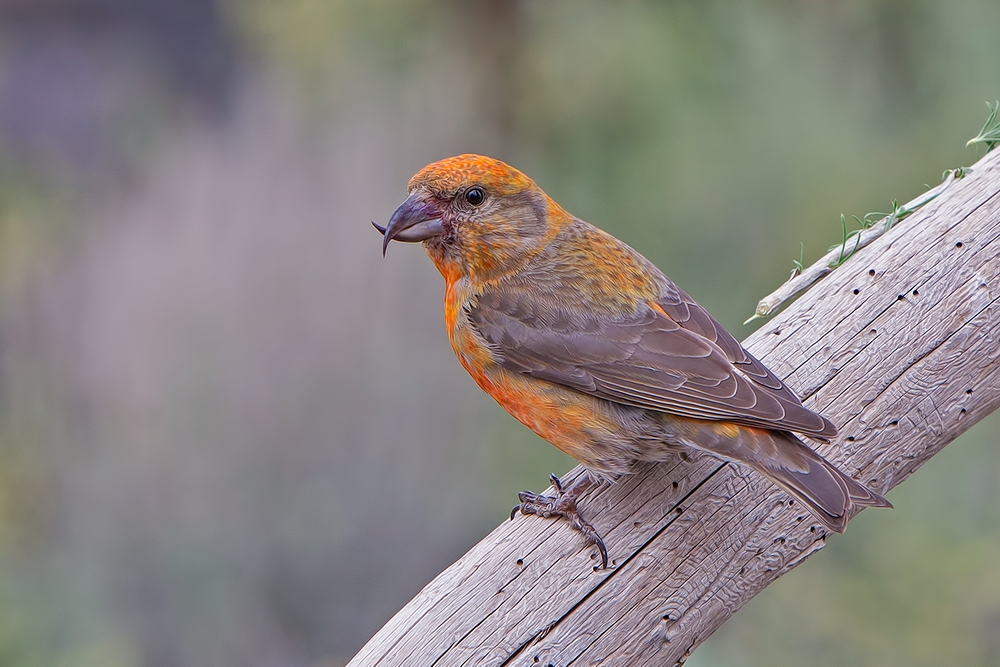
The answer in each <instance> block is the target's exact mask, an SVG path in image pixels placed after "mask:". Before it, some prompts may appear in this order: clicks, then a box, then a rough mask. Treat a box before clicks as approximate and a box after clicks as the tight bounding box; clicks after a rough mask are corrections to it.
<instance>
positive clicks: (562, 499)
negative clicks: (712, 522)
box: [510, 474, 608, 570]
mask: <svg viewBox="0 0 1000 667" xmlns="http://www.w3.org/2000/svg"><path fill="white" fill-rule="evenodd" d="M549 481H551V482H552V486H554V487H555V489H556V495H555V496H554V497H553V496H543V495H542V494H540V493H534V492H533V491H521V492H520V493H518V494H517V499H518V500H520V501H521V502H520V503H518V504H517V505H515V506H514V509H512V510H511V511H510V518H511V519H513V518H514V516H515V515H516V514H517V513H518V512H521V514H534V515H535V516H541V517H545V518H553V517H555V518H563V519H567V520H568V521H569V522H570V523H571V524H573V527H574V528H576V529H577V530H579V531H580V532H581V533H583V535H584V537H586V538H587V539H588V540H590V541H591V542H592V543H593V544H595V545H596V546H597V548H598V550H599V551H600V552H601V567H602V568H603V569H605V570H606V569H608V550H607V548H606V547H605V546H604V540H602V539H601V536H600V535H599V534H598V533H597V530H596V529H595V528H594V527H593V526H592V525H590V522H588V521H587V520H586V519H584V518H583V516H582V515H581V514H580V510H579V508H578V507H577V506H576V500H577V498H578V497H579V496H580V494H582V493H583V492H584V491H586V490H587V489H588V488H590V486H591V485H593V483H594V481H593V480H592V479H591V478H590V475H587V474H584V475H582V476H581V477H580V479H578V480H577V481H576V483H575V484H573V486H572V487H570V488H569V489H565V490H564V489H563V486H562V482H560V481H559V478H558V477H556V476H555V475H553V474H549ZM595 569H596V568H595Z"/></svg>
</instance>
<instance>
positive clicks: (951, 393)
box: [350, 151, 1000, 667]
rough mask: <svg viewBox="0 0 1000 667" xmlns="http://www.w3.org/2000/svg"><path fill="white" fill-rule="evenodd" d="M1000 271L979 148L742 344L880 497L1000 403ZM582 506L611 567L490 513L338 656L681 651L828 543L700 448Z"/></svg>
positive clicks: (482, 661) (544, 526) (553, 536)
mask: <svg viewBox="0 0 1000 667" xmlns="http://www.w3.org/2000/svg"><path fill="white" fill-rule="evenodd" d="M998 276H1000V151H994V152H992V153H989V154H987V156H986V157H985V158H984V159H983V160H981V161H980V162H979V164H978V165H976V167H975V169H974V171H973V172H972V173H971V174H970V175H968V176H966V177H965V178H963V179H960V180H958V181H956V182H955V183H954V184H953V185H951V186H950V187H948V189H947V191H946V192H944V193H942V194H941V195H940V196H938V197H937V198H936V199H935V200H934V201H932V202H930V203H928V204H927V205H926V206H924V207H922V208H920V209H919V210H918V211H916V212H915V213H914V214H912V215H911V216H910V217H908V218H907V219H906V220H904V221H902V222H901V223H899V224H898V225H897V226H895V227H894V228H893V229H891V230H889V231H888V232H887V233H885V234H884V235H883V236H881V237H880V238H879V239H877V240H876V241H875V242H873V243H872V244H871V245H869V246H868V247H867V248H864V249H862V250H860V251H859V252H858V253H857V254H856V255H855V256H854V257H852V258H851V259H850V260H849V261H848V262H847V263H846V264H844V265H843V266H841V267H840V268H838V269H837V270H836V271H834V272H832V273H831V274H830V275H829V276H827V277H826V278H825V279H824V280H823V281H822V282H821V283H820V284H819V285H818V286H817V287H815V288H814V289H813V290H811V291H810V292H807V293H806V294H805V295H804V296H803V297H802V298H800V299H799V300H798V301H797V302H795V303H794V304H792V305H791V306H790V307H789V308H788V309H787V310H786V311H785V312H784V313H782V314H780V315H779V316H778V317H776V318H775V320H774V321H772V322H771V323H770V324H769V325H768V326H766V327H764V328H763V329H761V330H760V331H758V332H756V333H755V334H754V335H752V336H750V338H749V339H748V340H747V341H746V346H747V347H748V348H749V349H750V350H751V351H753V353H754V354H755V355H757V356H758V357H760V358H761V359H762V360H763V361H764V363H766V364H767V365H768V366H770V367H771V368H772V369H773V370H774V371H775V372H776V373H777V374H778V375H779V376H781V377H784V378H785V379H786V380H787V381H788V383H789V385H790V386H791V387H792V388H793V389H795V390H796V391H798V393H799V394H800V395H802V396H805V397H807V401H806V402H807V404H808V405H810V406H811V407H812V408H814V409H816V410H819V411H820V412H822V413H823V414H825V415H827V416H828V417H830V418H831V419H832V420H833V421H834V422H835V423H836V424H838V425H839V426H840V432H841V435H840V436H839V437H838V438H837V439H836V441H834V442H833V443H831V444H829V445H818V446H817V450H818V451H820V453H822V454H823V456H825V457H827V458H828V459H830V460H831V461H832V462H834V463H835V464H837V465H838V466H840V467H841V468H842V469H843V470H845V471H846V472H848V473H849V474H852V475H854V476H855V477H856V478H857V479H859V480H861V481H863V482H864V483H865V484H869V485H871V486H872V488H874V489H877V490H879V491H882V492H884V491H887V490H888V489H890V488H892V487H893V486H895V485H897V484H899V483H900V482H902V481H903V480H904V479H906V477H907V476H909V475H910V474H911V473H912V472H913V471H914V470H916V469H917V468H919V467H920V466H921V465H922V464H923V463H924V462H925V461H927V460H928V459H929V458H930V457H931V456H933V455H934V454H935V453H936V452H938V451H939V450H940V449H941V448H943V447H944V446H945V445H946V444H947V443H949V442H951V441H952V440H953V439H954V438H955V437H957V436H958V435H959V434H960V433H962V432H963V431H965V430H966V429H968V428H969V427H970V426H971V425H972V424H974V423H975V422H977V421H978V420H979V419H981V418H983V417H984V416H986V415H987V414H989V413H990V412H991V411H992V410H994V409H995V408H996V407H998V405H1000V278H998ZM578 473H579V470H578V469H577V470H575V471H574V473H573V474H578ZM582 507H583V511H584V512H585V514H586V515H587V516H588V517H590V518H591V519H592V521H593V523H594V525H595V526H596V527H597V529H598V530H599V531H600V532H601V533H602V534H603V535H604V536H605V538H606V541H607V543H608V546H609V547H610V552H611V558H612V560H613V566H612V568H611V569H609V570H595V569H594V567H593V566H594V564H595V562H597V561H596V560H595V559H596V558H597V553H596V549H595V548H593V547H592V546H589V545H587V544H585V542H584V540H583V538H582V537H581V536H580V534H579V533H577V532H575V531H573V530H572V529H571V528H570V527H569V525H568V524H567V523H566V522H557V521H547V520H543V519H538V518H536V517H520V516H519V517H517V518H516V519H515V520H514V521H504V523H503V524H502V525H501V526H499V527H498V528H497V529H496V530H494V531H493V532H492V533H490V535H488V536H487V537H486V539H484V540H483V541H482V542H480V543H479V544H478V545H476V546H475V547H474V548H473V549H472V550H471V551H470V552H469V553H467V554H466V555H465V556H463V557H462V558H461V559H460V560H459V561H458V562H456V563H455V564H453V565H452V566H451V567H449V568H448V569H447V570H445V571H444V572H442V573H441V574H440V575H439V576H438V577H437V578H435V579H434V580H433V581H432V582H431V583H430V584H428V585H427V587H426V588H424V590H423V591H421V592H420V594H419V595H417V597H415V598H414V599H413V600H411V601H410V602H409V603H408V604H407V605H406V606H405V607H404V608H403V609H402V610H401V611H400V612H399V613H397V614H396V615H395V616H394V617H393V618H392V619H391V620H390V621H389V622H388V623H387V624H386V625H385V627H383V628H382V629H381V630H380V631H379V632H378V634H376V635H375V636H374V637H373V638H372V639H371V641H369V642H368V644H367V645H366V646H365V647H364V648H363V649H362V650H361V651H360V652H359V653H358V654H357V656H355V658H354V659H353V660H352V661H351V663H350V664H351V665H355V666H360V665H384V666H387V665H435V666H438V667H443V666H445V665H525V666H530V667H534V666H536V665H559V666H564V665H590V664H616V665H618V664H621V665H645V664H653V665H669V664H674V663H680V662H683V661H684V659H685V658H686V657H687V656H688V655H689V654H690V652H691V651H692V650H693V649H694V648H695V647H696V646H697V645H698V644H699V643H701V642H702V641H704V640H705V638H707V637H708V636H709V635H710V634H712V632H713V631H714V630H715V629H716V628H717V627H719V626H720V625H721V624H722V623H723V622H724V621H725V620H726V619H728V618H729V617H730V616H731V615H732V614H733V613H734V612H736V611H737V610H738V609H739V608H740V607H741V606H743V605H744V604H745V603H746V602H747V601H749V600H750V599H751V598H752V597H753V596H754V595H756V594H757V593H759V592H760V591H761V590H762V589H763V588H764V587H765V586H767V585H768V584H769V583H771V582H772V581H774V580H775V579H777V578H778V577H780V576H781V575H782V574H784V573H785V572H788V571H789V570H790V569H792V568H793V567H795V566H796V565H798V564H799V563H801V562H802V561H803V560H804V559H805V558H806V557H808V556H809V555H810V554H812V553H814V552H815V551H817V550H818V549H820V548H822V547H823V546H824V545H825V544H826V538H827V534H826V533H825V531H824V530H823V529H822V528H821V527H820V526H819V525H818V524H817V522H815V521H814V520H813V518H812V516H811V515H810V514H809V513H808V512H806V511H805V510H804V509H803V508H802V507H801V506H799V505H798V504H793V503H792V502H790V500H789V497H788V496H787V495H786V494H785V493H784V492H782V491H780V490H778V489H777V488H776V487H774V486H773V485H771V484H770V483H768V482H767V481H765V480H763V479H761V478H759V477H758V476H757V475H755V474H754V473H752V472H750V471H748V470H746V469H744V468H741V467H739V466H735V465H732V464H724V463H721V462H719V461H718V460H715V459H713V458H711V457H708V456H701V457H698V456H695V457H693V458H691V459H690V460H688V461H682V460H680V459H678V460H677V461H676V462H675V463H673V464H660V465H655V466H644V467H641V468H640V469H639V472H638V473H637V474H635V475H631V476H628V477H626V478H624V479H622V480H621V481H620V482H619V483H617V484H615V485H611V486H605V487H603V488H601V489H599V490H598V491H596V492H594V493H592V494H590V495H589V496H587V497H585V498H584V500H583V503H582ZM878 511H888V510H878Z"/></svg>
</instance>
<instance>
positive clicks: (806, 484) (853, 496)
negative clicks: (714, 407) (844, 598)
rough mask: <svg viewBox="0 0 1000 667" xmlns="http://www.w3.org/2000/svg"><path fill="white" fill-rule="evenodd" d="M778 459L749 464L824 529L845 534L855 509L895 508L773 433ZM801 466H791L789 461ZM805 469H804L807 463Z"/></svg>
mask: <svg viewBox="0 0 1000 667" xmlns="http://www.w3.org/2000/svg"><path fill="white" fill-rule="evenodd" d="M769 435H770V436H771V437H772V438H773V439H774V441H775V443H774V444H775V446H776V449H777V452H778V455H777V456H775V457H773V458H766V459H763V460H762V459H760V458H758V459H757V460H751V461H747V463H749V464H750V465H751V466H753V467H754V468H755V469H756V470H757V471H758V472H760V473H763V474H764V475H766V476H767V477H768V478H770V479H771V480H773V481H774V482H775V483H777V484H778V485H779V486H780V487H782V488H783V489H785V490H786V491H788V492H789V493H791V494H792V495H793V496H795V497H796V498H798V499H799V500H800V501H802V503H804V504H805V506H806V507H808V508H809V509H810V510H811V511H812V513H813V514H814V515H815V516H816V518H817V519H819V520H820V521H821V522H822V523H823V525H824V526H826V527H827V528H829V529H830V530H832V531H835V532H837V533H842V532H844V529H845V528H846V527H847V519H848V518H849V513H850V510H851V508H852V507H855V506H857V507H892V504H891V503H890V502H889V501H888V500H886V499H885V498H883V497H882V496H881V495H879V494H878V493H875V492H874V491H872V490H871V489H869V488H868V487H866V486H863V485H862V484H860V483H859V482H857V481H855V480H854V479H852V478H850V477H848V476H847V475H846V474H844V473H843V472H841V471H840V470H839V469H838V468H836V467H835V466H834V465H833V464H832V463H830V462H829V461H827V460H826V459H824V458H823V457H822V456H820V455H819V454H817V453H816V452H814V451H813V450H812V449H810V448H809V447H807V446H806V445H805V444H804V443H802V442H801V441H799V440H798V439H797V438H795V437H794V436H793V435H791V434H787V433H771V434H769ZM789 460H791V461H795V462H796V463H797V464H798V465H794V466H791V465H788V461H789ZM803 460H804V463H805V465H801V463H802V462H803Z"/></svg>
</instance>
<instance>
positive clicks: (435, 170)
mask: <svg viewBox="0 0 1000 667" xmlns="http://www.w3.org/2000/svg"><path fill="white" fill-rule="evenodd" d="M409 191H410V196H409V197H407V199H406V201H404V202H403V204H402V205H400V207H399V208H398V209H396V212H395V213H394V214H393V216H392V218H391V219H390V220H389V224H388V225H386V227H385V228H381V227H379V226H378V225H376V227H377V228H378V229H379V231H382V232H383V234H384V239H383V252H384V251H385V247H386V246H387V245H388V244H389V241H392V240H394V239H395V240H397V241H409V242H417V241H423V242H424V246H425V248H426V249H427V252H428V254H429V255H430V256H431V259H432V260H433V261H434V263H435V264H436V265H437V267H438V269H439V270H440V271H441V273H442V274H445V275H446V276H447V275H456V274H457V275H462V276H466V277H468V278H470V279H471V280H474V281H477V282H490V281H493V280H496V279H498V278H500V277H502V276H504V275H508V274H510V273H513V272H515V271H517V270H518V269H519V268H520V267H521V266H523V264H524V263H525V262H526V261H528V260H529V259H530V258H531V257H533V256H534V255H535V254H537V253H538V252H539V251H540V250H541V249H542V248H544V247H545V246H546V245H547V244H548V242H549V241H550V240H551V239H552V237H553V236H554V235H555V234H556V233H557V232H558V231H559V229H560V228H561V226H562V225H563V224H564V223H566V222H568V221H569V220H570V219H571V216H570V215H569V214H568V213H566V212H565V211H564V210H563V209H562V208H561V207H560V206H559V205H558V204H556V203H555V202H554V201H552V199H550V198H549V197H548V196H547V195H546V194H545V193H544V192H542V190H541V189H540V188H539V187H538V186H537V185H535V182H534V181H532V180H531V179H530V178H528V177H527V176H525V175H524V174H523V173H521V172H520V171H518V170H517V169H514V168H513V167H511V166H509V165H507V164H505V163H503V162H501V161H500V160H495V159H493V158H489V157H484V156H482V155H458V156H455V157H450V158H446V159H444V160H440V161H438V162H434V163H433V164H429V165H427V166H426V167H424V168H423V169H421V170H420V172H419V173H417V175H416V176H414V177H413V178H412V179H411V180H410V183H409Z"/></svg>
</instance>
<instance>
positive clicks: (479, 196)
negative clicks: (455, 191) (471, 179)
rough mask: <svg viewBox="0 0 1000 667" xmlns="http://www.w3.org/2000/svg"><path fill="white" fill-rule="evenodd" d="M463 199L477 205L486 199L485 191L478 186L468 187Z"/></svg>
mask: <svg viewBox="0 0 1000 667" xmlns="http://www.w3.org/2000/svg"><path fill="white" fill-rule="evenodd" d="M465 201H467V202H469V203H470V204H472V205H473V206H479V205H480V204H482V203H483V202H484V201H486V193H485V192H483V189H482V188H479V187H475V188H469V189H468V190H466V191H465Z"/></svg>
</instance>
